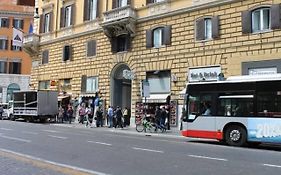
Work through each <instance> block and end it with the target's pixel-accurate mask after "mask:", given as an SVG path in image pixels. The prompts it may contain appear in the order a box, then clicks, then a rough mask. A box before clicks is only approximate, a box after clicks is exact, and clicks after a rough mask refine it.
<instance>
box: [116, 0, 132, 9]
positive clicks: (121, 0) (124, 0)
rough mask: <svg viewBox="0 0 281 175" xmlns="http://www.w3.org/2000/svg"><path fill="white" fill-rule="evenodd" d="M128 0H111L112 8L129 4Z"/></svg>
mask: <svg viewBox="0 0 281 175" xmlns="http://www.w3.org/2000/svg"><path fill="white" fill-rule="evenodd" d="M130 2H131V1H130V0H112V9H115V8H119V7H124V6H127V5H130Z"/></svg>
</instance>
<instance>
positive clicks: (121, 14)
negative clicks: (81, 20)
mask: <svg viewBox="0 0 281 175" xmlns="http://www.w3.org/2000/svg"><path fill="white" fill-rule="evenodd" d="M103 14H104V21H103V22H104V23H107V22H114V21H118V20H120V19H125V18H133V19H136V12H135V10H134V9H132V8H131V6H124V7H120V8H116V9H113V10H110V11H107V12H104V13H103Z"/></svg>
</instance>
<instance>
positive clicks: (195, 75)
mask: <svg viewBox="0 0 281 175" xmlns="http://www.w3.org/2000/svg"><path fill="white" fill-rule="evenodd" d="M220 73H221V67H220V66H211V67H198V68H189V72H188V81H189V82H197V81H217V80H218V76H219V74H220Z"/></svg>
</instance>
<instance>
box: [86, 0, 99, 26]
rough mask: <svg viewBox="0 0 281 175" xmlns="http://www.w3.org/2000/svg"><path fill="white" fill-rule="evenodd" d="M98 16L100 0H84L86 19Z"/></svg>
mask: <svg viewBox="0 0 281 175" xmlns="http://www.w3.org/2000/svg"><path fill="white" fill-rule="evenodd" d="M97 17H98V0H84V21H87V20H94V19H96V18H97Z"/></svg>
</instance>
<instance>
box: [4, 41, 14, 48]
mask: <svg viewBox="0 0 281 175" xmlns="http://www.w3.org/2000/svg"><path fill="white" fill-rule="evenodd" d="M12 41H13V40H12ZM5 49H6V50H8V40H5ZM11 50H12V48H11Z"/></svg>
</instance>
